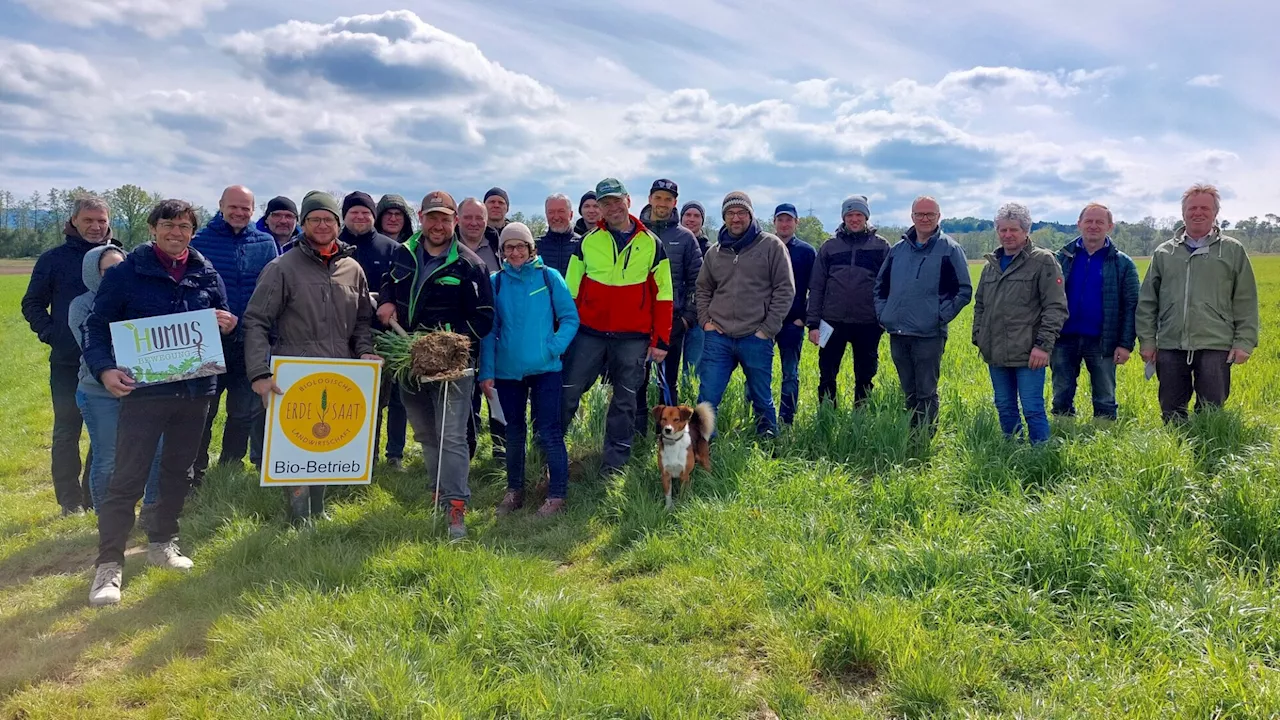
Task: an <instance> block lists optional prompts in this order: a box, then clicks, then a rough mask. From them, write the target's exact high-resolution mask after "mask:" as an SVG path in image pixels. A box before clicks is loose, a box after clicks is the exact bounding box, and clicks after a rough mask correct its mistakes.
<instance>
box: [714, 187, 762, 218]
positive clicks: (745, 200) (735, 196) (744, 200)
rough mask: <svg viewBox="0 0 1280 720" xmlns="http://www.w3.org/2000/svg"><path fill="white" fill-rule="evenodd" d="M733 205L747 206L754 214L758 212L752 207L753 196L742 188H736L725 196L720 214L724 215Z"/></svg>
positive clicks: (748, 210)
mask: <svg viewBox="0 0 1280 720" xmlns="http://www.w3.org/2000/svg"><path fill="white" fill-rule="evenodd" d="M732 207H740V208H745V209H746V211H747V212H749V213H751V214H752V215H753V216H754V215H755V214H756V213H755V210H754V209H753V208H752V207H751V198H750V197H748V196H747V194H746V193H744V192H742V191H741V190H734V191H733V192H731V193H729V194H728V195H725V196H724V202H722V203H720V216H721V217H724V214H725V212H727V211H728V210H729V208H732Z"/></svg>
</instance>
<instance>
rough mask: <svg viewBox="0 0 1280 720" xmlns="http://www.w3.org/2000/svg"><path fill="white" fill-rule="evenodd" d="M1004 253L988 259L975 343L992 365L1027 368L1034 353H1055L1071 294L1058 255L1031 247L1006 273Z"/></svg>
mask: <svg viewBox="0 0 1280 720" xmlns="http://www.w3.org/2000/svg"><path fill="white" fill-rule="evenodd" d="M1003 256H1004V248H1000V249H998V250H996V251H995V252H994V253H988V254H987V255H986V260H987V264H986V266H985V267H983V268H982V275H981V277H979V279H978V289H977V290H976V291H975V293H974V303H973V344H974V345H977V346H978V349H979V350H980V351H981V352H982V358H983V360H985V361H986V362H987V364H988V365H994V366H996V367H1026V366H1027V363H1028V361H1030V359H1031V350H1032V349H1033V348H1040V349H1041V350H1043V351H1045V352H1047V353H1050V354H1052V353H1053V346H1054V344H1055V343H1057V341H1058V334H1059V333H1060V332H1062V325H1063V324H1064V323H1066V321H1067V294H1066V291H1065V290H1064V289H1063V286H1062V271H1061V270H1060V269H1059V268H1058V260H1057V258H1055V257H1054V255H1053V253H1051V252H1049V251H1048V250H1045V249H1044V248H1038V247H1035V246H1034V245H1031V244H1029V243H1028V244H1027V246H1026V247H1024V248H1023V249H1022V250H1021V251H1020V252H1019V253H1018V254H1017V255H1015V256H1014V258H1013V260H1012V261H1011V262H1010V263H1009V267H1008V268H1006V269H1005V270H1004V271H1003V272H1002V271H1001V270H1000V258H1001V257H1003Z"/></svg>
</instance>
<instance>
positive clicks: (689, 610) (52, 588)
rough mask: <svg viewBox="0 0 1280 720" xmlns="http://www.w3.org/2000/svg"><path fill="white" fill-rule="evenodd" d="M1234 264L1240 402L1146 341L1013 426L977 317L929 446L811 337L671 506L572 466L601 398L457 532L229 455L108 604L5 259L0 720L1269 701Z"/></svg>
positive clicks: (649, 486) (839, 712)
mask: <svg viewBox="0 0 1280 720" xmlns="http://www.w3.org/2000/svg"><path fill="white" fill-rule="evenodd" d="M1256 269H1257V271H1258V275H1259V282H1260V286H1261V289H1262V296H1263V298H1264V300H1265V302H1264V307H1263V324H1264V328H1263V346H1262V347H1261V348H1260V349H1259V350H1258V352H1257V353H1256V354H1255V355H1254V357H1253V359H1252V360H1251V361H1250V362H1249V364H1248V365H1246V366H1244V367H1242V368H1238V369H1237V374H1236V376H1235V379H1234V387H1233V395H1232V398H1231V402H1230V405H1229V411H1228V412H1225V413H1215V414H1212V415H1206V416H1201V417H1198V418H1197V419H1196V420H1195V421H1194V422H1193V423H1191V424H1190V425H1189V426H1187V427H1185V428H1180V429H1170V428H1164V427H1162V426H1161V424H1160V421H1159V412H1158V409H1157V405H1156V387H1155V383H1154V381H1152V382H1150V383H1147V382H1144V380H1143V377H1142V367H1141V363H1140V362H1136V361H1135V362H1132V363H1130V364H1129V365H1128V366H1126V367H1123V368H1121V373H1120V374H1121V380H1120V390H1119V397H1120V402H1121V420H1120V421H1119V422H1118V423H1117V424H1115V425H1099V424H1095V423H1093V422H1092V421H1090V420H1079V421H1068V422H1061V421H1055V422H1054V438H1055V440H1054V442H1053V443H1052V444H1051V445H1050V446H1049V447H1047V448H1044V449H1031V448H1029V447H1027V446H1025V445H1015V444H1009V443H1006V442H1005V441H1004V440H1003V439H1002V438H1001V436H1000V431H999V428H998V424H997V422H996V417H995V411H994V408H993V406H992V401H991V388H990V382H989V380H988V378H987V373H986V369H985V366H984V365H983V364H982V362H981V360H980V359H979V357H978V355H977V352H976V350H975V349H974V348H973V347H972V346H971V345H970V344H969V341H968V339H969V323H970V319H971V317H972V315H971V312H970V311H969V310H966V311H965V313H964V314H963V315H962V316H961V318H960V319H959V320H958V321H957V322H956V323H955V324H954V325H953V328H952V339H951V343H950V347H949V348H948V354H947V356H946V360H945V365H944V370H943V389H942V404H943V410H942V418H941V431H940V433H939V435H938V436H937V438H936V439H935V440H934V441H933V443H932V444H931V445H927V446H925V445H921V444H919V443H916V442H913V441H912V440H911V439H910V437H909V434H908V432H907V418H906V416H905V414H903V413H901V412H899V410H898V408H899V403H900V398H899V393H898V387H897V379H896V376H895V373H894V371H893V366H892V364H891V363H890V362H889V361H888V343H887V342H886V343H885V345H884V346H883V348H882V362H881V374H880V376H879V378H878V386H877V388H876V391H875V394H874V398H873V401H872V403H871V405H870V407H868V408H867V409H865V410H862V411H858V412H852V413H851V412H848V411H843V410H842V411H839V412H836V411H831V410H829V409H824V410H822V411H821V412H816V411H815V408H814V396H815V385H816V379H817V367H816V365H817V360H816V353H815V352H813V348H811V347H809V348H807V349H806V351H805V359H804V367H803V378H804V381H803V382H804V384H803V386H802V412H801V417H800V418H799V420H798V423H797V425H796V427H795V429H794V430H793V431H792V432H790V433H789V434H788V435H786V436H785V437H784V439H783V440H782V441H781V442H780V443H779V444H778V448H777V453H776V457H772V456H771V453H770V452H769V448H761V447H757V446H756V445H755V443H754V440H753V438H752V433H751V432H750V429H749V428H750V425H751V422H750V417H749V409H748V408H746V407H745V406H744V404H743V399H742V393H741V391H740V390H735V389H732V388H731V390H730V392H729V395H728V399H727V400H726V403H725V404H724V406H723V407H722V409H721V421H720V422H721V427H722V428H725V429H727V432H725V435H724V437H723V439H722V441H721V442H720V443H719V444H718V445H717V447H716V450H715V458H714V459H715V463H716V468H715V471H714V472H713V473H712V474H710V475H706V474H701V475H698V476H697V477H696V484H695V487H694V490H693V492H692V495H691V496H685V497H682V498H681V499H680V501H679V503H678V505H677V509H676V511H675V512H674V513H670V514H668V513H667V512H665V511H664V510H663V506H662V500H661V489H660V486H659V482H658V476H657V474H656V472H655V470H654V467H653V465H654V463H653V453H652V451H650V450H649V449H648V448H643V449H640V450H639V451H638V452H637V456H638V457H637V458H636V460H635V461H633V463H632V465H631V466H630V467H629V468H628V470H627V472H626V473H625V475H623V476H621V477H619V478H617V479H615V480H612V481H609V482H601V481H600V480H598V479H594V478H592V475H593V471H594V468H595V467H596V465H597V464H598V459H597V454H596V451H595V448H596V447H597V446H598V438H599V432H600V429H599V427H600V416H601V414H602V413H601V410H602V408H603V397H602V396H601V395H600V394H599V393H594V394H593V395H592V396H590V401H589V402H588V403H587V404H586V405H585V406H584V407H586V409H587V411H588V412H589V413H590V420H591V421H589V422H586V423H580V424H579V426H578V427H577V428H576V430H575V432H574V434H573V436H572V437H571V448H572V450H571V452H572V454H573V455H574V457H575V459H577V460H578V461H579V462H578V463H577V470H576V475H578V476H579V477H577V478H576V479H575V482H574V483H572V484H571V486H570V494H571V505H572V510H571V512H570V513H569V514H568V515H567V516H565V517H562V518H560V519H558V520H554V521H550V522H541V521H538V520H536V519H534V518H533V517H532V516H531V511H530V510H526V511H523V512H522V513H520V514H518V515H517V516H515V517H514V518H511V519H507V520H505V521H503V522H501V523H499V522H495V520H494V518H493V514H492V506H493V504H494V503H495V502H496V501H497V500H498V499H499V497H500V496H501V493H502V489H503V486H504V484H503V480H502V477H501V473H500V472H499V471H498V468H496V467H495V466H494V465H493V464H492V463H491V462H490V461H488V460H485V461H483V462H479V461H478V462H477V464H476V465H475V466H474V467H473V473H472V490H473V493H474V500H475V502H474V507H475V510H474V512H473V513H472V514H471V515H470V518H469V524H470V526H471V530H472V535H471V538H470V540H469V541H468V542H467V543H465V544H462V545H459V546H449V545H447V544H446V543H445V542H444V526H443V523H442V522H440V523H433V521H432V514H431V510H430V508H429V507H428V505H429V503H428V499H429V497H430V490H429V489H428V484H429V483H428V480H427V479H426V477H425V473H424V471H423V467H422V464H421V462H420V461H419V460H417V459H416V457H415V459H414V461H413V462H411V463H410V465H409V467H408V470H407V472H404V473H402V474H393V473H380V474H378V476H377V478H376V482H375V484H374V485H372V486H370V487H362V488H350V489H343V490H339V491H337V492H336V493H334V494H335V496H336V502H335V503H334V508H333V519H332V520H329V521H323V522H320V523H319V524H318V525H317V526H316V527H314V528H313V529H310V530H302V531H298V530H294V529H292V528H290V527H289V525H288V524H287V523H286V522H285V520H284V501H283V498H282V497H281V495H280V494H279V491H268V490H263V489H260V488H258V487H257V480H256V478H255V477H253V476H251V474H250V473H248V472H244V471H241V472H228V471H225V470H220V471H216V472H214V473H212V474H211V475H210V477H209V479H208V480H207V483H206V489H204V490H202V491H201V493H200V494H199V495H198V496H197V497H196V498H195V499H194V500H193V501H192V502H191V503H189V504H188V506H187V511H186V514H185V517H184V518H183V536H182V546H183V548H184V549H185V550H186V551H187V552H188V554H190V555H191V557H192V558H193V559H194V560H195V562H196V569H195V570H194V571H193V572H192V573H190V574H180V573H177V572H175V571H168V570H160V569H155V568H148V567H145V566H144V564H143V562H142V560H143V558H142V557H141V556H136V555H131V556H130V559H129V562H128V564H127V567H126V570H125V586H124V597H125V600H124V602H123V604H122V605H120V606H118V607H115V608H111V609H106V610H101V611H95V610H91V609H90V608H88V607H87V604H86V599H87V595H88V587H89V582H90V580H91V577H92V571H91V568H90V565H91V563H92V560H93V558H94V555H95V554H96V553H95V551H96V543H97V534H96V527H95V522H94V518H93V516H92V515H89V516H86V517H81V518H69V519H63V518H61V517H59V515H58V513H57V505H56V504H55V503H54V500H53V492H52V487H51V484H50V482H49V480H48V470H47V468H48V429H49V427H50V423H51V410H50V408H49V406H48V401H47V394H48V390H47V383H46V378H47V365H46V362H45V353H44V352H43V350H42V348H41V346H40V345H39V344H38V343H37V342H36V340H35V338H34V336H33V335H32V334H31V333H30V332H29V331H28V329H27V327H26V324H25V322H23V321H22V318H21V315H20V313H19V310H18V300H19V298H20V296H21V293H22V291H23V289H24V287H25V278H21V277H0V307H3V309H4V310H3V312H4V318H5V321H6V322H5V324H4V329H3V330H0V366H2V367H3V368H4V382H3V383H0V408H2V409H3V412H4V413H5V425H6V426H7V427H8V432H7V433H6V435H5V438H6V440H5V442H4V444H3V446H0V583H3V588H4V589H3V591H0V717H3V718H79V717H83V718H103V717H127V718H171V717H183V718H186V717H196V718H303V717H334V718H513V719H514V718H582V719H596V718H630V719H637V720H639V719H642V718H689V719H693V718H755V719H758V720H763V719H766V718H861V717H867V718H879V717H904V716H905V717H912V718H916V717H997V716H1001V717H1004V716H1010V717H1022V718H1074V717H1083V716H1097V717H1133V718H1161V719H1164V718H1173V717H1177V718H1184V717H1185V718H1267V717H1275V716H1276V715H1277V714H1278V713H1280V673H1278V672H1277V666H1278V663H1280V602H1278V601H1280V583H1278V579H1280V576H1278V574H1277V570H1276V568H1275V565H1276V564H1277V562H1280V453H1278V451H1277V449H1276V447H1277V446H1276V441H1277V439H1280V354H1278V352H1277V349H1276V348H1277V347H1280V346H1278V345H1277V344H1276V341H1275V337H1276V333H1277V331H1280V258H1274V257H1265V258H1258V259H1257V260H1256ZM974 270H975V275H976V270H977V268H976V267H975V268H974ZM847 373H848V369H847V368H846V375H847ZM739 382H740V381H736V382H735V384H738V383H739ZM842 383H843V384H842V387H843V388H851V381H850V379H849V378H848V377H844V378H842ZM1085 385H1086V386H1087V383H1085ZM1082 392H1083V391H1082ZM1078 405H1079V403H1078ZM1083 406H1084V407H1088V404H1087V402H1086V403H1085V404H1084V405H1083ZM483 455H484V456H485V457H487V453H483ZM141 540H143V538H141V537H140V536H138V537H135V542H136V541H141Z"/></svg>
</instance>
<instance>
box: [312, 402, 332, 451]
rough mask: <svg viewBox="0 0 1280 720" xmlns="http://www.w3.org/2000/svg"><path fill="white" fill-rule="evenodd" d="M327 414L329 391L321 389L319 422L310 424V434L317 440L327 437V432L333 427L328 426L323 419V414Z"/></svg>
mask: <svg viewBox="0 0 1280 720" xmlns="http://www.w3.org/2000/svg"><path fill="white" fill-rule="evenodd" d="M327 414H329V391H328V390H322V391H321V392H320V422H318V423H316V424H315V425H312V426H311V434H312V435H314V436H315V437H316V439H317V440H323V439H325V438H327V437H329V433H330V432H332V430H333V428H331V427H329V423H327V422H325V421H324V416H325V415H327Z"/></svg>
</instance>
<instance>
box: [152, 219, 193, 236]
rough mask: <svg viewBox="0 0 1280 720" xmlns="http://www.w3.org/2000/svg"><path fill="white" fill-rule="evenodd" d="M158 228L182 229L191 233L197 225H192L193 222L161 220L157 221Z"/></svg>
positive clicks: (165, 229) (166, 230)
mask: <svg viewBox="0 0 1280 720" xmlns="http://www.w3.org/2000/svg"><path fill="white" fill-rule="evenodd" d="M156 229H157V230H163V231H165V232H169V231H170V230H174V229H177V230H181V231H182V232H184V233H190V232H194V231H195V229H196V226H195V225H192V224H191V223H175V222H170V221H168V220H161V221H160V222H158V223H156Z"/></svg>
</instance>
